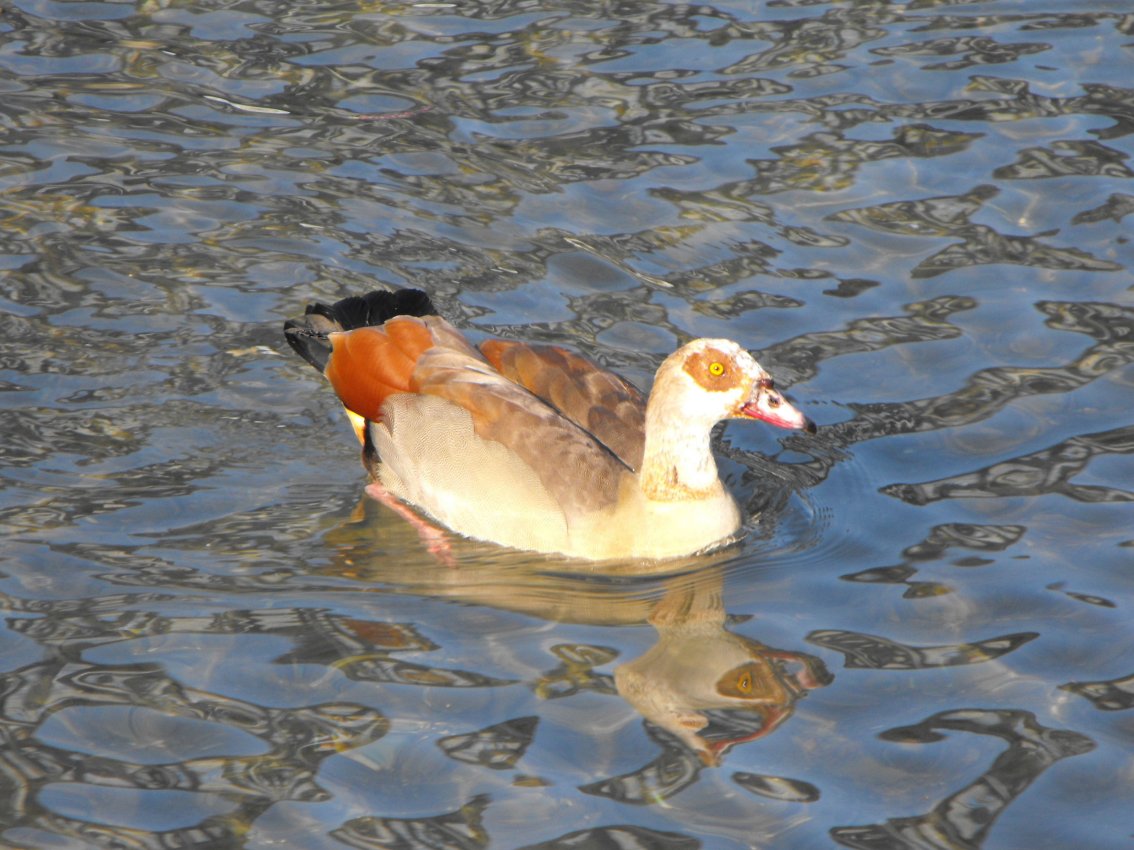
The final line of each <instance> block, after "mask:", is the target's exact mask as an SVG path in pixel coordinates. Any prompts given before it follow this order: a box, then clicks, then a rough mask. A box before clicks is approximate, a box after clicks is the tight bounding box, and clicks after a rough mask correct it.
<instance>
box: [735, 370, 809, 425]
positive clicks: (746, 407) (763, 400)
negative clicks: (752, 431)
mask: <svg viewBox="0 0 1134 850" xmlns="http://www.w3.org/2000/svg"><path fill="white" fill-rule="evenodd" d="M740 415H741V416H745V417H747V418H749V419H760V420H762V421H764V422H767V423H768V424H769V425H775V426H776V427H777V428H798V429H800V430H802V431H806V432H807V433H808V434H814V433H815V423H814V422H812V421H811V420H810V419H808V418H807V417H806V416H804V415H803V414H802V413H800V412H799V411H798V410H796V409H795V408H794V407H792V406H791V404H789V403H788V400H787V399H785V398H784V397H783V396H782V395H781V394H780V392H779V391H778V390H777V389H775V387H774V386H773V385H772V382H771V380H770V379H765V380H763V381H760V382H758V383H757V384H756V387H755V389H754V392H753V393H752V397H751V398H749V399H748V401H746V402H745V403H744V404H743V405H742V406H741V408H740Z"/></svg>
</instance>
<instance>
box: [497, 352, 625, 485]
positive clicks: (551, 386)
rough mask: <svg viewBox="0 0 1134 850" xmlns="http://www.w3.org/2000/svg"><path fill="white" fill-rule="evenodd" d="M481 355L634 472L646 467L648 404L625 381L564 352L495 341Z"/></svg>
mask: <svg viewBox="0 0 1134 850" xmlns="http://www.w3.org/2000/svg"><path fill="white" fill-rule="evenodd" d="M480 350H481V353H482V354H484V356H485V357H486V358H487V359H488V362H489V363H491V364H492V365H493V366H494V367H496V369H497V371H499V372H500V374H502V375H503V376H504V377H505V378H507V379H508V380H510V381H514V382H515V383H517V384H519V385H520V386H522V387H524V388H525V389H527V390H529V391H530V392H532V393H534V394H535V395H536V396H537V397H538V398H540V399H542V400H543V401H544V402H546V403H547V404H549V405H551V406H552V407H553V408H555V410H557V411H558V412H559V413H561V414H562V415H563V416H565V417H566V418H567V419H569V420H570V421H571V422H573V423H575V424H576V425H578V426H579V427H580V428H582V429H583V430H585V431H587V432H589V433H590V434H592V435H593V436H594V438H595V439H596V440H597V441H598V442H600V443H601V444H602V445H604V446H606V447H607V448H608V449H610V451H612V452H614V454H615V455H616V456H617V457H618V458H619V459H621V460H622V462H623V463H625V464H626V465H627V466H628V467H629V468H630V469H632V470H634V471H635V472H636V471H637V470H638V469H639V467H640V466H641V465H642V451H643V447H644V444H645V434H646V430H645V422H646V403H645V400H644V399H643V398H642V394H641V393H639V392H638V390H636V389H635V388H634V387H632V386H631V385H630V384H628V383H627V382H626V381H624V380H622V378H620V377H618V376H617V375H615V374H613V373H611V372H608V371H606V370H605V369H602V368H600V367H598V366H596V365H595V364H594V363H592V362H591V361H590V360H588V359H587V358H585V357H582V356H580V355H578V354H574V353H572V352H570V351H567V350H566V349H564V348H559V347H558V346H551V345H528V344H526V343H522V342H514V341H511V340H503V339H490V340H487V341H486V342H483V343H481V345H480Z"/></svg>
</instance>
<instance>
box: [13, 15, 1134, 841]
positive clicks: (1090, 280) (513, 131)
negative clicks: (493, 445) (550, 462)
mask: <svg viewBox="0 0 1134 850" xmlns="http://www.w3.org/2000/svg"><path fill="white" fill-rule="evenodd" d="M1132 37H1134V17H1132V16H1131V15H1130V13H1129V9H1128V6H1127V4H1121V3H1117V2H1104V0H1096V1H1095V2H1087V3H1076V4H1070V3H1067V2H1066V0H1064V2H1062V3H1049V2H1033V0H1028V2H1023V1H1022V0H1021V2H985V3H968V4H962V3H951V2H930V1H929V0H926V2H913V3H909V4H906V5H899V4H888V3H881V2H879V3H868V2H861V3H859V2H853V3H823V2H796V3H792V2H779V3H764V4H756V3H722V4H716V5H676V4H665V3H621V4H619V3H615V4H584V3H564V4H549V3H545V4H540V3H534V2H523V0H501V2H491V3H490V2H485V3H477V4H472V3H418V4H411V3H390V4H371V5H362V6H358V5H353V4H341V5H336V4H302V3H300V4H295V3H293V4H282V5H281V4H270V3H263V2H260V3H257V2H238V3H230V4H204V5H202V4H196V5H182V4H176V3H169V2H152V3H117V2H116V3H110V2H105V3H104V2H62V1H61V0H20V2H16V3H14V4H9V5H8V6H6V7H5V8H4V9H3V14H2V16H0V126H2V127H3V131H2V135H0V275H2V277H0V322H2V337H0V367H2V369H3V372H2V373H0V389H2V390H3V393H2V395H0V399H2V400H3V407H2V408H0V415H2V417H3V441H2V443H0V453H2V454H0V476H2V477H0V522H2V523H3V527H4V536H5V545H4V547H3V550H2V553H0V571H2V577H0V593H2V594H3V595H2V597H0V599H2V602H3V607H4V610H5V617H6V619H5V620H4V627H3V629H2V630H0V669H2V670H3V678H2V679H0V730H2V738H0V764H2V766H3V767H2V770H0V777H2V778H0V843H2V844H3V846H5V847H13V848H31V847H36V848H40V847H42V848H53V847H59V848H64V847H65V848H88V847H90V848H94V847H107V846H113V847H131V848H135V847H138V848H140V847H147V848H148V847H199V848H229V847H233V848H235V847H240V848H249V849H251V848H256V849H257V850H261V848H297V849H298V848H303V850H315V848H343V847H356V848H380V847H381V848H385V847H397V848H407V847H415V848H426V847H428V848H441V847H445V848H480V847H491V848H520V847H531V846H539V847H546V848H553V847H554V848H568V847H572V848H575V847H585V848H605V847H616V846H617V847H649V848H654V849H655V850H663V848H664V850H670V848H674V850H677V848H680V850H688V848H714V849H715V848H747V847H785V848H813V847H815V848H818V847H839V846H843V847H869V848H915V847H916V848H925V847H935V848H974V847H982V848H989V850H992V848H1021V847H1069V846H1075V847H1078V848H1083V850H1088V848H1091V849H1092V850H1093V848H1100V850H1101V848H1113V847H1117V846H1125V845H1126V844H1127V843H1129V840H1130V834H1131V823H1130V819H1129V814H1128V812H1129V802H1130V791H1129V789H1130V787H1131V782H1132V781H1134V761H1132V760H1131V755H1130V753H1131V752H1132V749H1131V739H1132V734H1134V726H1132V725H1131V724H1132V721H1134V630H1132V628H1131V626H1130V620H1131V618H1130V606H1131V605H1132V604H1134V602H1132V600H1134V594H1132V593H1131V589H1132V567H1134V560H1132V558H1134V531H1132V530H1131V525H1132V522H1131V521H1132V519H1134V513H1132V509H1131V506H1130V504H1129V503H1130V501H1131V500H1132V499H1134V489H1132V488H1131V484H1130V482H1131V480H1132V478H1134V464H1132V461H1131V457H1132V454H1134V420H1132V418H1131V413H1130V398H1131V392H1130V390H1131V383H1132V381H1134V371H1132V370H1131V365H1130V364H1131V361H1132V360H1134V348H1132V347H1131V339H1132V338H1134V295H1132V292H1131V290H1132V287H1131V278H1130V269H1131V267H1132V265H1134V256H1132V248H1131V244H1130V241H1129V235H1128V234H1129V232H1130V231H1129V222H1130V221H1131V220H1132V219H1130V218H1129V216H1130V214H1131V213H1132V212H1134V181H1132V179H1131V178H1132V177H1134V171H1132V170H1131V168H1132V165H1131V161H1130V154H1131V152H1132V147H1131V146H1132V142H1131V139H1132V138H1134V136H1132V131H1134V89H1131V88H1130V82H1129V80H1130V68H1131V60H1132V59H1134V57H1132V56H1131V39H1132ZM374 286H391V287H392V286H418V287H422V288H424V289H426V290H428V291H429V292H430V294H431V295H432V297H433V298H434V300H435V301H436V303H437V304H438V305H439V306H440V307H441V308H442V309H443V311H444V312H445V313H446V315H448V316H449V317H450V318H451V319H452V320H453V321H454V322H456V323H457V324H458V325H459V326H461V327H462V328H464V329H465V330H466V331H467V332H468V333H469V334H470V335H471V336H472V337H474V338H481V337H483V336H485V335H492V334H498V335H505V336H511V337H518V338H522V339H525V340H529V341H551V342H556V343H563V344H568V345H571V346H573V347H575V348H577V349H579V350H581V351H583V352H585V353H587V354H588V355H590V356H592V357H594V358H596V359H597V360H599V361H601V362H603V363H605V364H607V365H609V366H612V367H614V368H616V369H618V370H619V371H620V372H622V373H623V374H624V375H626V376H627V377H628V378H630V379H631V380H633V381H635V382H636V383H638V384H639V385H640V386H645V385H647V384H648V382H649V379H650V376H651V374H652V371H653V369H654V368H655V367H656V365H657V363H658V362H659V361H660V359H661V358H662V357H663V356H664V355H665V354H667V353H668V352H669V351H671V350H672V349H673V348H674V347H675V346H676V345H677V344H679V343H680V342H683V341H685V340H687V339H689V338H692V337H695V336H726V337H730V338H733V339H737V340H739V341H741V342H742V344H744V345H745V346H747V347H748V348H750V349H752V350H753V351H754V353H755V354H756V355H757V356H758V358H759V359H760V360H761V362H762V363H763V364H764V365H765V366H766V367H768V368H769V369H770V371H772V372H773V374H774V375H775V376H776V378H777V380H778V382H779V384H780V385H782V386H784V387H787V388H790V390H789V392H790V394H791V396H792V398H793V400H794V401H795V402H796V403H797V404H798V405H799V406H800V407H801V408H802V409H804V410H805V411H806V412H807V413H808V414H809V415H811V416H812V417H813V418H814V419H816V420H817V421H818V423H819V424H820V426H821V428H820V432H819V434H818V435H817V436H815V437H807V436H806V435H799V434H796V435H785V434H784V433H782V432H775V433H773V432H772V431H771V429H765V428H761V427H759V426H754V425H751V424H744V423H733V424H730V425H729V426H728V427H727V428H726V429H725V431H724V434H723V443H722V446H721V452H722V456H723V457H724V458H725V461H724V463H725V468H726V470H727V473H728V478H729V481H730V483H731V484H732V485H733V486H734V488H735V490H736V492H737V493H738V495H739V496H740V498H741V500H742V501H743V502H744V504H745V506H746V508H747V510H748V512H749V513H750V515H752V516H753V519H752V521H751V522H750V523H749V526H748V529H747V534H746V538H745V540H744V542H743V545H741V546H738V547H733V548H731V549H728V550H725V551H722V552H719V553H717V554H715V555H710V556H704V557H701V558H695V559H689V560H686V561H681V562H678V563H670V564H665V565H652V566H651V565H641V564H638V565H634V564H629V565H627V564H624V565H620V566H618V567H616V568H615V567H612V568H604V569H593V568H587V567H584V566H581V565H579V564H571V563H568V562H563V561H558V560H556V559H554V558H545V557H535V556H530V555H526V554H523V553H517V552H508V551H502V550H499V549H497V548H494V547H492V546H489V545H485V544H478V543H472V542H468V541H461V540H459V539H457V540H454V541H453V547H454V549H453V551H454V558H455V559H456V561H457V567H456V568H453V567H449V566H446V565H444V564H442V563H439V562H438V561H437V559H436V558H434V557H433V556H431V555H430V554H429V553H428V551H426V549H425V548H424V547H423V546H422V544H421V542H420V541H419V540H418V537H417V535H416V533H415V532H414V531H413V530H412V529H411V528H410V527H409V526H408V525H407V524H406V523H404V522H403V521H402V520H400V519H398V518H397V517H396V516H395V515H393V514H392V513H390V512H389V511H388V510H387V509H385V508H383V507H380V506H378V505H376V504H374V503H372V502H369V501H368V500H367V499H366V498H364V497H363V495H362V487H363V484H364V480H363V476H362V473H361V470H360V468H359V466H358V462H357V452H356V448H355V444H354V442H353V437H352V436H351V434H350V432H349V428H348V427H347V425H346V423H345V421H344V420H343V418H342V416H341V413H340V412H339V410H338V409H337V406H336V404H335V403H334V401H333V398H332V396H331V394H330V393H329V391H328V389H327V388H326V387H325V386H324V385H323V384H322V383H321V379H320V378H319V376H318V375H316V374H315V373H314V372H313V371H312V370H310V369H309V368H308V367H307V366H306V365H305V364H303V363H301V362H299V361H298V359H297V358H294V357H293V356H291V354H290V352H288V351H287V350H286V347H285V346H284V345H283V340H282V336H281V332H280V330H281V323H282V321H283V319H285V318H287V317H289V316H292V315H295V314H296V313H298V312H301V311H302V308H303V305H304V304H306V303H307V302H308V301H311V300H324V301H326V300H333V299H336V298H339V297H342V296H343V295H346V294H350V293H356V292H360V291H365V290H366V289H368V288H372V287H374Z"/></svg>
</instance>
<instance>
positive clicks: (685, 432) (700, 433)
mask: <svg viewBox="0 0 1134 850" xmlns="http://www.w3.org/2000/svg"><path fill="white" fill-rule="evenodd" d="M667 407H669V405H666V404H665V403H664V401H662V402H661V403H655V400H654V399H653V398H651V399H650V403H649V404H648V405H647V407H646V443H645V449H644V451H643V454H642V467H641V469H640V470H639V472H638V480H639V482H640V484H641V488H642V493H643V495H645V496H646V498H647V499H651V500H653V501H657V502H675V501H687V500H690V499H704V498H709V497H711V496H714V495H717V494H718V493H719V492H721V482H720V475H719V473H718V472H717V462H716V460H715V459H714V458H713V451H712V445H711V436H712V429H713V425H714V424H715V423H713V422H704V421H703V420H700V419H698V418H696V417H690V416H689V415H688V413H683V412H682V411H680V410H667V409H666V408H667Z"/></svg>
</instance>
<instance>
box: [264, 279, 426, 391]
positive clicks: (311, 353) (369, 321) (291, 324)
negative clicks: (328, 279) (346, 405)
mask: <svg viewBox="0 0 1134 850" xmlns="http://www.w3.org/2000/svg"><path fill="white" fill-rule="evenodd" d="M436 314H437V310H436V309H435V308H434V306H433V302H432V301H430V300H429V296H428V295H426V294H425V293H424V292H422V291H421V290H420V289H396V290H394V291H393V292H384V291H381V290H375V291H374V292H368V293H366V294H365V295H352V296H350V297H348V298H344V299H343V300H342V301H336V302H335V303H334V304H332V305H331V306H329V307H328V306H327V305H326V304H308V305H307V310H306V312H305V313H304V314H303V317H302V318H300V319H288V320H287V321H286V322H284V338H285V339H287V342H288V345H290V346H291V347H292V349H294V350H295V353H296V354H298V355H299V356H300V357H302V358H303V359H304V360H306V361H307V362H308V363H310V364H311V365H312V366H314V367H315V368H316V369H318V370H319V371H320V372H322V371H323V370H324V369H325V368H326V366H327V359H328V358H329V357H330V356H331V343H330V341H329V340H328V339H327V334H330V333H334V332H336V331H350V330H354V329H355V328H365V327H369V326H371V325H380V324H382V323H383V322H385V321H387V320H388V319H392V318H393V317H394V316H433V315H436Z"/></svg>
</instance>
